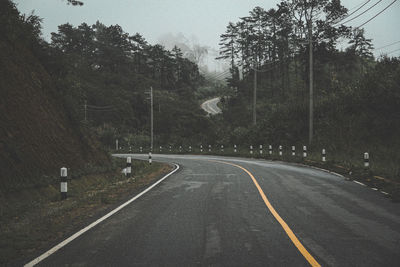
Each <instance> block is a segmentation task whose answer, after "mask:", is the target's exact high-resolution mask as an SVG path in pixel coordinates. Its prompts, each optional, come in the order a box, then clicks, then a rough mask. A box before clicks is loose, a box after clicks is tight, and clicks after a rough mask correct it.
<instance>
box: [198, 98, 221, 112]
mask: <svg viewBox="0 0 400 267" xmlns="http://www.w3.org/2000/svg"><path fill="white" fill-rule="evenodd" d="M218 102H219V97H216V98H213V99H210V100H207V101H205V102H204V103H203V104H201V108H202V109H204V110H205V111H206V112H207V113H208V114H211V115H216V114H218V113H221V109H220V108H219V107H218V106H217V104H218Z"/></svg>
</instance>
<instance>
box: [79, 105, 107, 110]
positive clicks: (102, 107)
mask: <svg viewBox="0 0 400 267" xmlns="http://www.w3.org/2000/svg"><path fill="white" fill-rule="evenodd" d="M86 107H88V108H92V109H110V108H113V106H94V105H86Z"/></svg>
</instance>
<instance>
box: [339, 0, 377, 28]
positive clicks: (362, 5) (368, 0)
mask: <svg viewBox="0 0 400 267" xmlns="http://www.w3.org/2000/svg"><path fill="white" fill-rule="evenodd" d="M369 2H371V0H367V1H366V2H364V3H362V4H361V6H360V7H359V8H357V7H355V8H357V9H356V10H354V11H353V12H351V13H350V14H348V15H347V16H345V17H344V18H342V19H341V20H339V21H337V22H335V24H338V23H339V22H341V21H343V20H345V19H347V18H348V17H350V16H351V15H353V14H354V13H356V12H357V11H358V10H360V9H361V8H363V7H364V6H365V5H366V4H368V3H369Z"/></svg>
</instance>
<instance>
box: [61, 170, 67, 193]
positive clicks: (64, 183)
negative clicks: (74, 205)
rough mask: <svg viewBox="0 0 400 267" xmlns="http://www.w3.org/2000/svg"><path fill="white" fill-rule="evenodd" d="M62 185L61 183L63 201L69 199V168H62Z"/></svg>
mask: <svg viewBox="0 0 400 267" xmlns="http://www.w3.org/2000/svg"><path fill="white" fill-rule="evenodd" d="M60 176H61V183H60V192H61V200H64V199H67V191H68V185H67V168H65V167H62V168H61V175H60Z"/></svg>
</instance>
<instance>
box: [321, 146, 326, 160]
mask: <svg viewBox="0 0 400 267" xmlns="http://www.w3.org/2000/svg"><path fill="white" fill-rule="evenodd" d="M322 162H326V150H325V148H323V149H322Z"/></svg>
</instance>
